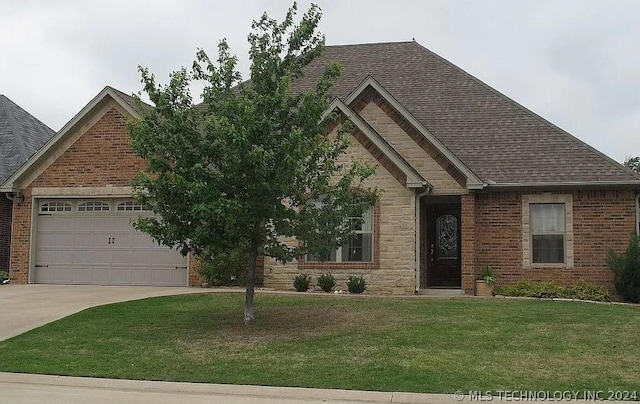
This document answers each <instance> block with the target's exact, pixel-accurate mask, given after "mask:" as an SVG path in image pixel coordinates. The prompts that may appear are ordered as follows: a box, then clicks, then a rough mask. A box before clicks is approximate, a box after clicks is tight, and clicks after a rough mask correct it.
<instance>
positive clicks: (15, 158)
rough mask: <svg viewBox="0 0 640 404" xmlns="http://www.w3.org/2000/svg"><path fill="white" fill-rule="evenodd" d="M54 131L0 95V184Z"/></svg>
mask: <svg viewBox="0 0 640 404" xmlns="http://www.w3.org/2000/svg"><path fill="white" fill-rule="evenodd" d="M54 134H55V131H54V130H53V129H51V128H50V127H48V126H47V125H45V124H44V123H42V122H40V121H39V120H38V119H36V118H35V117H34V116H33V115H31V114H30V113H28V112H27V111H25V110H24V109H22V108H20V107H19V106H18V105H17V104H16V103H14V102H13V101H11V100H10V99H9V98H7V97H6V96H4V95H2V94H0V184H2V183H3V182H4V180H6V179H7V178H8V177H9V176H10V175H11V174H12V173H13V172H14V171H15V170H17V169H18V168H19V167H20V166H21V165H22V164H24V162H25V161H27V160H28V159H29V157H31V156H32V155H33V153H35V152H36V151H37V150H38V149H39V148H40V147H41V146H42V145H43V144H44V143H45V142H46V141H47V140H49V139H50V138H51V137H52V136H53V135H54Z"/></svg>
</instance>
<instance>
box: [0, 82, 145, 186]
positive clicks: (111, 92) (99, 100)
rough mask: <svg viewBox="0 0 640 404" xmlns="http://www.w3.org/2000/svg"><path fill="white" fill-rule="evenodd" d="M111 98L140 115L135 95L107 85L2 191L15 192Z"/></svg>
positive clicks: (38, 151)
mask: <svg viewBox="0 0 640 404" xmlns="http://www.w3.org/2000/svg"><path fill="white" fill-rule="evenodd" d="M109 100H113V101H115V102H116V104H117V105H118V106H119V107H120V108H122V110H124V111H125V112H127V113H128V114H129V115H131V116H133V117H139V116H140V114H139V113H138V112H137V111H136V108H135V105H136V104H135V100H134V98H133V97H130V96H127V95H126V94H124V93H122V92H120V91H118V90H116V89H114V88H112V87H108V86H107V87H105V88H104V89H103V90H102V91H101V92H100V93H99V94H98V95H96V96H95V97H94V98H93V99H92V100H91V101H90V102H89V103H88V104H87V105H86V106H85V107H84V108H83V109H82V110H81V111H80V112H79V113H78V114H76V115H75V116H74V117H73V118H72V119H71V120H70V121H69V122H67V123H66V124H65V125H64V126H63V127H62V129H60V130H59V131H58V132H57V133H55V135H53V136H52V137H50V138H49V139H48V141H47V142H46V143H45V144H44V145H42V147H41V148H39V149H38V150H37V151H36V152H35V153H34V154H33V155H32V156H31V157H30V158H29V159H28V160H27V161H26V162H24V164H22V165H21V166H19V168H18V169H17V170H16V171H15V172H13V174H12V175H10V176H9V177H8V178H7V179H6V181H5V182H4V184H1V185H0V191H2V192H13V191H16V190H18V188H17V185H18V184H17V183H18V182H19V181H20V180H21V179H22V178H23V177H25V175H26V174H27V173H28V172H29V171H30V170H31V169H33V168H34V167H36V166H38V164H41V163H43V162H44V161H45V160H46V159H47V156H48V155H49V154H50V153H52V152H53V151H54V150H56V148H58V147H61V145H62V144H64V141H65V139H66V138H67V137H68V136H69V135H70V134H71V133H72V132H73V130H74V128H76V127H77V126H78V125H82V124H84V123H85V122H86V121H87V118H89V117H90V116H91V115H92V114H93V113H94V112H95V111H96V110H97V109H98V107H100V106H101V105H103V104H104V103H105V102H109ZM52 132H53V131H52Z"/></svg>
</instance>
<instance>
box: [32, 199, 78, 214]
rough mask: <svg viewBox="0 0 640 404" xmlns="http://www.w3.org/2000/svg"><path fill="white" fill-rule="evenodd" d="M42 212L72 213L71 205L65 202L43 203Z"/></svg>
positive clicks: (41, 205)
mask: <svg viewBox="0 0 640 404" xmlns="http://www.w3.org/2000/svg"><path fill="white" fill-rule="evenodd" d="M40 212H42V213H52V212H55V213H60V212H71V203H69V202H64V201H53V202H43V203H41V204H40Z"/></svg>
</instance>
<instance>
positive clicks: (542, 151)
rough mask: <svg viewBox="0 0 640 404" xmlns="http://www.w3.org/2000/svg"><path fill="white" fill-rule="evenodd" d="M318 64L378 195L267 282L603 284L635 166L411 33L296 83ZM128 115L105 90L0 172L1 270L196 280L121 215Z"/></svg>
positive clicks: (622, 227) (378, 286)
mask: <svg viewBox="0 0 640 404" xmlns="http://www.w3.org/2000/svg"><path fill="white" fill-rule="evenodd" d="M330 61H341V62H342V64H343V76H342V77H341V78H340V80H339V81H338V83H337V84H336V86H335V88H334V92H335V95H336V99H335V100H334V101H333V103H332V105H331V108H330V109H331V110H335V111H338V112H339V113H340V114H342V115H343V116H344V117H345V118H349V119H350V120H351V121H352V122H353V123H354V131H353V132H352V137H353V139H352V142H351V145H350V147H349V149H348V151H347V153H346V154H345V156H344V157H343V158H344V159H346V160H349V161H352V160H354V159H358V160H360V161H364V162H367V163H368V164H370V165H373V166H376V167H377V172H376V174H375V175H374V176H373V177H372V178H370V179H369V180H368V181H369V184H370V185H372V186H376V187H378V188H379V189H380V190H381V191H382V192H381V197H380V199H379V201H378V203H377V204H376V206H374V207H373V208H372V209H371V211H370V212H367V214H366V216H365V220H364V223H363V225H362V227H361V229H360V230H358V234H357V236H356V237H355V238H354V239H353V241H351V242H350V244H349V245H346V246H342V247H341V248H338V249H336V250H334V251H332V253H331V254H329V255H328V256H326V257H323V258H322V260H319V258H318V257H313V256H307V257H301V258H300V259H299V260H298V261H296V262H293V263H290V264H287V265H282V264H279V263H276V262H274V261H273V260H271V259H269V258H266V259H265V260H264V282H265V286H267V287H273V288H277V289H292V280H293V277H294V276H295V275H296V274H298V273H303V272H304V273H308V274H310V275H312V276H313V277H314V278H315V276H317V275H319V274H320V273H326V272H331V273H333V274H334V275H335V276H336V277H337V278H338V279H339V281H340V283H341V284H342V285H344V281H345V280H346V278H347V277H348V276H349V275H364V277H365V278H366V279H367V284H368V290H369V291H370V292H371V293H381V294H413V293H415V292H429V291H431V290H434V289H440V288H448V289H454V290H457V291H460V292H461V293H466V294H473V293H474V281H475V279H476V278H477V277H478V275H479V273H480V271H481V270H482V268H483V267H485V266H486V265H491V266H492V267H494V269H495V273H496V275H497V283H498V284H500V285H506V284H509V283H513V282H514V281H516V280H518V279H535V280H550V279H553V280H557V281H559V282H561V283H565V284H570V283H572V282H574V281H576V280H579V279H587V280H591V281H594V282H598V283H600V284H603V285H606V286H607V287H609V288H611V287H612V275H611V273H610V271H609V269H608V268H607V266H606V254H607V251H608V250H609V249H614V250H616V251H622V250H624V248H625V247H626V245H627V242H628V240H629V236H630V234H631V233H632V232H633V231H634V230H636V229H637V226H638V216H639V214H638V192H639V191H640V178H639V177H637V176H636V175H634V174H633V173H631V172H629V171H628V170H626V169H625V168H624V167H622V166H621V165H620V164H618V163H616V162H615V161H613V160H612V159H610V158H608V157H606V156H605V155H603V154H602V153H600V152H598V151H597V150H595V149H593V148H592V147H590V146H588V145H586V144H585V143H583V142H581V141H580V140H578V139H576V138H574V137H573V136H571V135H570V134H568V133H566V132H564V131H563V130H561V129H560V128H558V127H556V126H554V125H553V124H551V123H549V122H548V121H546V120H544V119H543V118H541V117H539V116H538V115H536V114H534V113H533V112H531V111H529V110H527V109H526V108H524V107H523V106H521V105H519V104H517V103H516V102H514V101H513V100H511V99H509V98H508V97H506V96H504V95H503V94H500V93H499V92H497V91H496V90H494V89H492V88H491V87H489V86H487V85H486V84H484V83H482V82H481V81H479V80H478V79H476V78H474V77H472V76H471V75H469V74H468V73H466V72H465V71H463V70H461V69H459V68H458V67H456V66H454V65H452V64H451V63H449V62H448V61H446V60H444V59H442V58H440V57H439V56H437V55H435V54H433V53H432V52H430V51H429V50H427V49H425V48H423V47H422V46H420V45H419V44H417V43H415V42H402V43H382V44H365V45H347V46H329V47H327V48H326V50H325V52H324V53H323V55H322V56H321V57H320V58H319V59H317V60H316V61H314V63H313V64H312V65H311V66H309V67H308V69H307V70H306V75H305V77H304V78H303V79H301V80H299V81H297V82H296V83H295V90H297V91H304V90H305V89H310V88H312V86H313V85H315V82H316V81H317V80H318V78H319V75H320V74H321V72H322V71H323V68H324V66H325V65H326V64H327V63H328V62H330ZM136 116H137V113H136V111H135V109H134V108H133V104H132V101H131V98H130V97H128V96H127V95H125V94H123V93H121V92H119V91H117V90H115V89H112V88H109V87H107V88H105V89H104V90H103V91H102V92H101V93H100V94H99V95H98V96H97V97H96V98H94V99H93V100H92V101H91V102H90V103H89V104H88V105H87V106H86V107H85V108H84V109H83V110H82V111H81V112H80V113H79V114H78V115H77V116H76V117H74V118H73V119H72V120H71V121H70V122H69V123H68V124H67V125H65V127H64V128H63V129H62V130H61V131H60V132H58V133H57V134H56V135H55V137H54V138H53V140H52V141H51V142H49V143H48V144H47V145H46V146H45V147H44V148H42V149H40V150H39V151H38V153H36V155H35V156H34V157H33V158H32V159H31V160H30V163H29V164H27V165H25V166H23V167H22V168H21V169H19V170H18V171H16V172H15V173H14V174H13V175H12V176H11V177H10V178H8V179H7V181H5V183H4V184H3V185H2V187H1V188H0V191H2V192H18V191H20V192H21V193H22V194H23V195H24V197H25V198H24V202H23V203H22V204H19V205H18V204H14V219H13V235H12V254H11V278H12V281H14V282H18V283H26V282H45V283H99V284H152V285H186V284H189V285H193V286H198V285H199V284H200V282H201V280H200V278H199V277H198V274H197V273H196V271H195V269H194V266H193V265H191V263H189V262H187V260H185V259H184V258H182V257H180V256H179V254H177V253H175V252H173V251H171V250H168V249H166V248H164V247H158V246H156V245H155V244H154V243H153V242H152V241H151V240H150V239H149V238H148V237H147V236H145V235H142V234H140V233H138V232H136V231H134V230H133V229H132V228H131V226H130V224H129V221H130V220H131V219H132V218H133V217H135V216H136V215H139V214H146V213H145V212H144V210H143V209H144V208H143V207H141V206H138V205H136V204H135V203H134V201H133V200H132V199H131V198H132V190H131V188H130V181H131V179H132V178H133V176H135V174H136V172H137V171H138V170H139V169H140V168H141V167H142V165H143V164H144V162H143V161H141V160H140V159H139V158H137V157H136V156H135V154H134V153H133V151H132V150H131V148H130V146H129V143H128V135H127V132H126V128H125V125H124V121H125V120H126V119H127V118H128V117H136ZM329 135H330V134H329ZM290 242H292V243H295V242H297V241H296V240H290ZM343 288H344V286H343Z"/></svg>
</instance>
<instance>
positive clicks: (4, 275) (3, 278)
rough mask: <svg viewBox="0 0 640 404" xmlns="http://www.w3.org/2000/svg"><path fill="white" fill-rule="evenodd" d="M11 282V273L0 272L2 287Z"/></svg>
mask: <svg viewBox="0 0 640 404" xmlns="http://www.w3.org/2000/svg"><path fill="white" fill-rule="evenodd" d="M8 280H9V272H8V271H0V285H3V284H4V283H6V282H7V281H8Z"/></svg>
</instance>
